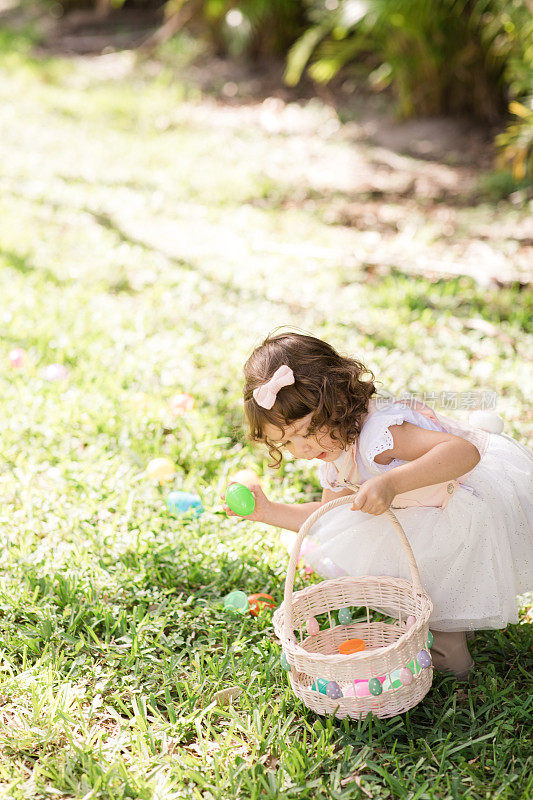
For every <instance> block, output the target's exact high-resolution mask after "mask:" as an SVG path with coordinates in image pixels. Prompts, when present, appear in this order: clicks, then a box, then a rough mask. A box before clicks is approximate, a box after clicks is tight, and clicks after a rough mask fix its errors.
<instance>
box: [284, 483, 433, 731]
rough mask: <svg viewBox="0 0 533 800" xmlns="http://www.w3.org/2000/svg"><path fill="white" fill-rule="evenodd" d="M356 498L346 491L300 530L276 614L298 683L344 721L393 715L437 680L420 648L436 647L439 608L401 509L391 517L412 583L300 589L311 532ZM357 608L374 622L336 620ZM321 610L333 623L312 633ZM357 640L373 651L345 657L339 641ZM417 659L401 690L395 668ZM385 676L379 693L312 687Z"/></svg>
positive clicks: (346, 581) (342, 581) (300, 691)
mask: <svg viewBox="0 0 533 800" xmlns="http://www.w3.org/2000/svg"><path fill="white" fill-rule="evenodd" d="M353 499H354V498H353V496H352V497H346V496H344V497H339V498H337V499H335V500H332V501H331V502H329V503H325V504H324V505H323V506H321V507H320V508H319V509H317V510H316V511H315V512H314V513H313V514H311V516H310V517H309V518H308V519H307V520H306V521H305V522H304V524H303V525H302V527H301V528H300V530H299V532H298V535H297V537H296V540H295V542H294V546H293V549H292V553H291V556H290V560H289V566H288V570H287V579H286V581H285V597H284V601H283V603H282V604H281V606H280V607H279V608H278V609H277V611H276V612H275V614H274V618H273V621H274V630H275V632H276V635H277V637H278V639H279V640H280V642H281V645H282V647H283V652H284V653H285V655H286V657H287V660H288V663H289V664H290V673H289V679H290V683H291V686H292V688H293V690H294V692H295V693H296V695H297V696H298V697H299V698H300V699H301V700H302V701H303V702H304V703H305V705H306V706H307V707H308V708H311V709H312V710H313V711H316V712H317V713H318V714H334V715H335V716H336V717H339V718H340V719H342V718H343V717H352V718H354V719H356V718H359V717H363V716H365V715H366V714H368V712H369V711H371V712H372V713H373V714H375V715H376V716H378V717H392V716H394V715H396V714H400V713H402V712H404V711H407V710H408V709H410V708H413V706H415V705H416V704H417V703H418V702H419V701H420V700H421V699H422V698H423V697H424V695H426V694H427V692H428V691H429V688H430V686H431V682H432V679H433V669H432V668H431V667H430V668H424V669H422V668H419V666H418V663H417V655H418V654H419V653H420V651H421V650H428V649H429V648H428V634H429V617H430V615H431V612H432V610H433V605H432V603H431V600H430V598H429V596H428V595H427V594H426V592H425V591H424V590H423V588H422V584H421V582H420V574H419V572H418V567H417V565H416V561H415V558H414V555H413V551H412V550H411V546H410V545H409V542H408V540H407V537H406V535H405V532H404V530H403V528H402V526H401V525H400V523H399V521H398V519H397V517H396V516H395V514H394V513H393V512H392V511H391V510H390V509H389V510H388V511H386V512H384V514H383V516H384V517H386V518H388V519H389V520H390V522H391V523H392V525H393V527H394V528H395V530H396V533H397V535H398V538H399V540H400V543H401V545H402V548H403V550H404V552H405V555H406V556H407V560H408V562H409V568H410V572H411V581H407V580H404V579H403V578H392V577H388V576H381V577H372V576H364V577H360V578H353V577H350V576H346V577H342V578H336V579H334V580H328V581H322V582H321V583H319V584H316V585H313V586H308V587H307V588H306V589H303V590H302V591H299V592H294V593H293V588H294V576H295V572H296V565H297V562H298V558H299V554H300V548H301V545H302V542H303V540H304V538H305V536H306V535H307V534H308V533H309V531H310V529H311V528H312V526H313V525H314V523H315V522H316V521H317V520H318V519H319V518H320V517H321V516H323V515H324V514H327V512H328V511H331V509H333V508H337V507H338V506H341V505H343V504H344V503H352V502H353ZM351 606H356V607H365V608H366V620H365V621H362V622H361V621H359V622H353V623H351V624H349V625H336V623H335V621H334V620H333V618H332V612H333V611H335V612H336V611H338V610H339V609H342V608H349V607H351ZM370 610H374V611H378V612H384V613H385V614H387V615H389V616H392V617H394V618H396V617H397V619H398V621H397V622H395V623H394V624H387V623H385V622H374V621H372V620H371V618H370ZM317 614H327V616H328V622H329V627H328V628H326V629H325V630H320V632H319V633H318V634H316V635H315V636H309V635H308V634H307V632H306V622H307V620H308V619H309V618H311V617H315V616H316V615H317ZM410 616H413V617H415V622H414V624H411V627H409V628H408V627H407V626H406V620H407V618H408V617H410ZM411 623H412V620H411ZM295 631H297V632H298V634H299V635H298V638H297V637H296V635H295ZM351 638H358V639H363V641H364V642H365V646H366V649H365V650H364V651H362V652H358V653H353V654H351V655H341V654H340V653H339V649H338V648H339V644H340V643H341V642H343V641H345V640H346V639H351ZM413 661H414V666H415V673H416V674H415V675H414V677H413V680H412V682H411V683H410V684H409V685H407V684H403V683H402V685H401V686H399V687H398V688H393V686H392V683H393V681H392V680H390V675H391V673H392V672H393V670H398V669H401V668H402V667H406V666H407V665H408V664H409V662H413ZM383 676H388V677H389V680H390V688H388V689H387V691H383V692H382V694H380V695H378V696H374V695H370V696H367V697H355V696H349V697H345V696H343V697H341V698H339V699H331V698H330V697H328V696H327V695H324V694H321V693H320V692H318V691H317V690H316V689H312V688H311V686H312V685H313V683H314V681H315V679H318V678H324V679H326V680H328V681H336V682H337V683H338V684H339V685H340V686H341V688H342V683H343V682H344V683H345V684H347V683H348V682H353V681H354V680H368V679H370V678H372V677H383ZM395 682H396V683H397V681H395Z"/></svg>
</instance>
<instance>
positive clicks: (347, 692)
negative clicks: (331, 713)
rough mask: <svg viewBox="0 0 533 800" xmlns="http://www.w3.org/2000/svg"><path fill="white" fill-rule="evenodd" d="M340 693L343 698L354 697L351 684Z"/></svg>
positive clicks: (353, 689)
mask: <svg viewBox="0 0 533 800" xmlns="http://www.w3.org/2000/svg"><path fill="white" fill-rule="evenodd" d="M342 693H343V695H344V697H355V687H354V686H353V684H351V683H350V684H348V686H343V687H342Z"/></svg>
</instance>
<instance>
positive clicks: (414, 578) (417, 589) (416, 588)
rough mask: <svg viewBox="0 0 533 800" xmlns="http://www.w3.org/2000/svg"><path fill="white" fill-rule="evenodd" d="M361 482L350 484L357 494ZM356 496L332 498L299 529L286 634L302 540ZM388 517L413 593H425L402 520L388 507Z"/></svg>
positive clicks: (285, 599)
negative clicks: (399, 545) (405, 563)
mask: <svg viewBox="0 0 533 800" xmlns="http://www.w3.org/2000/svg"><path fill="white" fill-rule="evenodd" d="M360 486H361V484H356V483H353V484H350V488H354V490H355V492H354V493H355V494H357V491H358V490H359V488H360ZM353 501H354V498H353V497H348V496H346V495H344V496H343V497H337V498H336V499H334V500H330V501H329V503H324V505H322V506H320V508H317V510H316V511H314V512H313V513H312V514H311V515H310V516H309V517H308V518H307V519H306V520H305V522H304V523H303V525H302V526H301V528H300V530H299V531H298V535H297V536H296V539H295V541H294V545H293V548H292V552H291V555H290V558H289V566H288V567H287V577H286V579H285V592H284V597H283V609H284V624H285V632H286V635H288V636H290V635H291V633H292V631H293V630H294V626H293V613H292V603H291V598H292V593H293V590H294V577H295V575H296V564H297V563H298V556H299V555H300V548H301V546H302V542H303V540H304V539H305V537H306V536H307V534H308V533H309V530H310V529H311V528H312V527H313V525H314V524H315V522H316V521H317V520H318V519H320V517H322V516H323V515H324V514H327V512H328V511H331V510H332V509H333V508H338V507H339V506H342V505H344V504H345V503H353ZM382 516H385V517H387V519H388V520H389V522H390V523H391V524H392V526H393V527H394V529H395V531H396V533H397V535H398V539H399V540H400V544H401V546H402V548H403V551H404V553H405V555H406V557H407V561H408V564H409V571H410V573H411V583H412V584H413V595H415V596H416V595H417V594H421V593H423V591H424V590H423V588H422V582H421V580H420V573H419V571H418V566H417V564H416V560H415V557H414V554H413V551H412V549H411V545H410V544H409V541H408V539H407V536H406V535H405V531H404V529H403V528H402V526H401V525H400V522H399V520H398V518H397V516H396V514H394V512H393V511H391V510H390V508H389V509H387V511H384V512H383V515H382Z"/></svg>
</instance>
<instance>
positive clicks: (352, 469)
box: [335, 442, 361, 487]
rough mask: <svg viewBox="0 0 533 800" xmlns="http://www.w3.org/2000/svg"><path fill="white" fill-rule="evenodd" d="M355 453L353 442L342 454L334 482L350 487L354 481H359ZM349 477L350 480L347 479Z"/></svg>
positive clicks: (357, 482)
mask: <svg viewBox="0 0 533 800" xmlns="http://www.w3.org/2000/svg"><path fill="white" fill-rule="evenodd" d="M356 454H357V444H356V443H355V442H354V444H353V445H352V446H351V447H350V449H349V450H348V451H347V452H346V453H345V454H344V458H343V460H342V463H341V466H340V469H339V472H338V475H337V479H336V481H335V483H336V484H338V485H340V486H348V487H351V486H353V484H354V483H355V484H359V483H360V482H361V479H360V476H359V469H358V467H357V461H356ZM350 477H352V480H349V478H350Z"/></svg>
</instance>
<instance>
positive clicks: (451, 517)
mask: <svg viewBox="0 0 533 800" xmlns="http://www.w3.org/2000/svg"><path fill="white" fill-rule="evenodd" d="M394 513H395V514H396V516H397V517H398V519H399V521H400V523H401V525H402V527H403V529H404V530H405V533H406V535H407V538H408V539H409V542H410V544H411V547H412V548H413V552H414V554H415V558H416V560H417V563H418V567H419V570H420V576H421V579H422V583H423V585H424V586H425V588H426V590H427V591H428V593H429V595H430V596H431V599H432V600H433V605H434V611H433V614H432V617H431V620H430V625H432V627H433V628H434V629H435V630H442V631H460V630H478V629H481V628H504V627H505V626H506V625H507V624H508V623H516V622H518V604H517V599H516V598H517V595H519V594H522V593H524V592H527V591H529V590H530V589H532V588H533V453H531V451H529V450H528V449H526V448H525V447H523V446H522V445H521V444H519V443H518V442H516V441H515V440H514V439H511V438H510V437H508V436H505V435H499V434H491V435H490V443H489V446H488V448H487V450H486V452H485V454H484V456H483V457H482V459H481V460H480V462H479V464H478V465H477V466H476V467H475V468H474V470H473V472H472V473H471V475H470V476H469V478H468V481H467V482H466V483H465V484H463V485H462V486H461V488H460V489H458V490H457V491H456V493H455V495H454V496H453V498H452V499H451V500H450V502H449V503H448V505H447V507H446V508H444V509H442V508H405V509H394ZM302 553H304V561H305V563H307V564H308V565H309V566H311V567H312V568H313V569H314V570H316V572H317V573H318V574H319V575H320V576H322V577H323V578H333V577H338V576H340V575H354V576H360V575H392V576H396V577H402V578H409V570H408V567H407V562H406V560H405V557H404V555H403V551H402V550H401V547H400V544H399V542H398V540H397V538H396V534H395V531H394V529H393V528H392V526H391V525H390V523H389V522H388V521H387V519H386V518H385V517H383V516H374V515H371V514H365V513H363V512H362V511H351V510H350V505H349V504H347V505H346V506H341V507H340V508H336V509H333V510H332V511H330V512H328V513H327V514H325V515H324V516H323V517H322V518H321V519H319V520H318V521H317V522H316V523H315V525H314V526H313V528H312V530H311V532H310V535H309V537H308V541H307V543H306V545H305V546H304V548H303V550H302Z"/></svg>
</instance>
